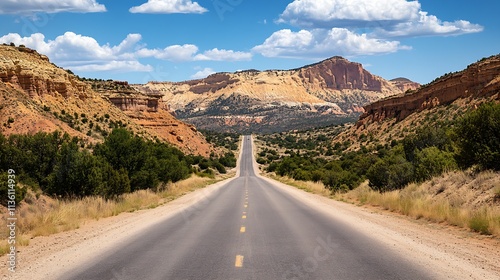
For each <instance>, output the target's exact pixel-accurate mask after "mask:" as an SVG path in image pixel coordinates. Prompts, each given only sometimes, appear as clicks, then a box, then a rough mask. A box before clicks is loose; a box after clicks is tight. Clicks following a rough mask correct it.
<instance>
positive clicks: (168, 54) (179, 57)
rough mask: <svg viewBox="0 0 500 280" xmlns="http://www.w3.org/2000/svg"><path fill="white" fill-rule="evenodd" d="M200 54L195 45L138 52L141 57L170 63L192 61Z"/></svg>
mask: <svg viewBox="0 0 500 280" xmlns="http://www.w3.org/2000/svg"><path fill="white" fill-rule="evenodd" d="M197 52H198V47H197V46H195V45H190V44H186V45H182V46H181V45H173V46H168V47H166V48H164V49H147V48H143V49H141V50H139V51H138V52H137V54H138V55H139V56H140V57H154V58H157V59H162V60H170V61H190V60H193V56H194V55H195V54H196V53H197Z"/></svg>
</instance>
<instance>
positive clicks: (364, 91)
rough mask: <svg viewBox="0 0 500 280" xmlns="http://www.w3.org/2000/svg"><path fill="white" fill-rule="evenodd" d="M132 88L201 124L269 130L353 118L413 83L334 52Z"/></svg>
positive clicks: (408, 87) (196, 123)
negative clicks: (296, 63)
mask: <svg viewBox="0 0 500 280" xmlns="http://www.w3.org/2000/svg"><path fill="white" fill-rule="evenodd" d="M134 87H135V88H136V89H138V90H139V91H141V92H143V93H156V94H161V95H162V96H163V97H162V100H163V101H164V102H166V103H168V104H169V106H170V110H172V111H173V112H175V114H176V115H177V116H178V117H179V118H181V119H183V120H185V121H187V122H190V123H193V124H195V125H196V126H198V127H200V128H205V129H214V130H222V131H225V130H230V131H239V132H252V131H254V132H272V131H283V130H287V129H293V128H307V127H311V126H312V125H313V126H320V125H328V124H332V123H341V122H345V121H346V119H348V120H352V119H356V118H357V117H358V116H359V114H360V113H362V112H363V109H362V106H364V105H366V104H369V103H372V102H374V101H377V100H379V99H381V98H385V97H389V96H392V95H396V94H401V93H403V92H404V90H407V89H415V88H416V87H418V84H416V83H413V82H411V81H409V80H408V82H402V81H398V82H389V81H386V80H384V79H383V78H381V77H378V76H375V75H373V74H371V73H369V72H368V71H367V70H365V69H364V68H363V67H362V65H361V64H359V63H353V62H350V61H348V60H346V59H344V58H341V57H333V58H331V59H327V60H324V61H322V62H319V63H317V64H313V65H309V66H305V67H302V68H298V69H293V70H286V71H283V70H271V71H257V70H248V71H241V72H236V73H217V74H213V75H211V76H209V77H207V78H205V79H200V80H193V81H186V82H179V83H170V82H150V83H148V84H146V85H135V86H134Z"/></svg>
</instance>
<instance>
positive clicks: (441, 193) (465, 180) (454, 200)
mask: <svg viewBox="0 0 500 280" xmlns="http://www.w3.org/2000/svg"><path fill="white" fill-rule="evenodd" d="M497 180H499V174H495V173H491V172H487V173H484V174H479V175H478V176H476V177H475V178H473V177H470V176H468V175H467V174H465V173H464V172H455V173H451V174H448V175H445V176H443V177H442V178H439V179H433V180H431V181H429V182H427V183H424V184H421V185H416V184H411V185H409V186H407V187H406V188H405V189H403V190H397V191H392V192H385V193H380V192H376V191H373V190H372V189H371V188H370V187H369V186H368V184H367V183H364V184H363V185H361V186H360V187H358V188H357V189H355V190H352V191H350V192H348V193H346V194H344V195H341V197H342V198H343V199H345V200H348V201H352V202H357V203H359V204H361V205H364V204H367V205H372V206H379V207H381V208H383V209H385V210H389V211H392V212H397V213H401V214H403V215H407V216H410V217H413V218H415V219H421V218H424V219H427V220H429V221H432V222H437V223H441V222H445V223H448V224H451V225H455V226H459V227H463V228H469V229H471V230H473V231H476V232H479V233H481V234H491V235H495V236H500V207H499V204H498V202H495V201H491V200H488V199H483V200H482V203H481V202H477V201H475V200H474V199H475V198H477V197H481V196H485V197H486V195H487V194H488V193H489V192H488V189H487V188H490V190H491V188H492V185H491V184H492V182H496V181H497ZM436 181H438V182H436ZM483 188H485V189H483ZM436 189H437V191H436ZM454 192H455V193H454ZM483 192H486V194H484V193H483ZM452 193H454V195H451V194H452ZM490 197H491V195H490Z"/></svg>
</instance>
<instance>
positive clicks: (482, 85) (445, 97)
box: [358, 55, 500, 127]
mask: <svg viewBox="0 0 500 280" xmlns="http://www.w3.org/2000/svg"><path fill="white" fill-rule="evenodd" d="M499 92H500V55H495V56H492V57H489V58H484V59H482V60H481V61H478V62H477V63H474V64H471V65H469V66H468V67H467V69H465V70H462V71H459V72H456V73H449V74H446V75H444V76H443V77H441V78H438V79H436V80H435V81H433V82H431V83H430V84H428V85H425V86H422V87H421V88H420V89H419V90H416V91H408V92H406V94H401V95H398V96H394V97H391V98H388V99H384V100H380V101H377V102H374V103H372V104H369V105H367V106H365V107H364V110H365V113H364V114H363V115H362V116H361V117H360V120H359V121H358V127H359V126H361V125H363V124H365V123H369V122H373V121H376V122H381V121H383V120H384V119H386V118H395V119H396V120H397V121H401V120H403V119H405V118H406V117H408V116H409V115H411V114H413V113H415V112H420V111H423V110H425V109H431V108H433V107H436V106H438V105H447V104H451V103H453V102H454V101H456V100H458V99H468V100H470V101H472V100H474V101H475V102H479V103H480V102H481V100H489V99H491V98H493V99H497V100H499V98H500V97H499V96H498V93H499ZM495 95H496V97H495Z"/></svg>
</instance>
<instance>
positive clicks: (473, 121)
mask: <svg viewBox="0 0 500 280" xmlns="http://www.w3.org/2000/svg"><path fill="white" fill-rule="evenodd" d="M455 133H456V143H457V146H458V149H459V150H458V155H457V161H458V162H459V164H460V165H461V166H462V167H464V168H467V167H470V166H473V165H478V167H479V168H480V169H492V170H497V171H498V170H500V160H499V159H500V104H491V103H489V104H483V105H482V106H481V107H479V109H477V110H476V111H473V112H470V113H468V114H466V115H465V116H464V117H463V118H462V119H461V120H460V121H459V122H458V124H457V126H456V129H455Z"/></svg>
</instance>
